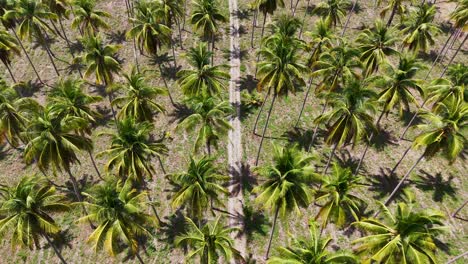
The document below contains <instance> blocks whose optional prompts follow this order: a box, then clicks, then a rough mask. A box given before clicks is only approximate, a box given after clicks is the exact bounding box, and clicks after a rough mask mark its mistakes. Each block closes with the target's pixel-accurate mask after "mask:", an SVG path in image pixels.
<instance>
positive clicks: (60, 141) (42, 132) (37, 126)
mask: <svg viewBox="0 0 468 264" xmlns="http://www.w3.org/2000/svg"><path fill="white" fill-rule="evenodd" d="M88 126H89V123H88V121H87V120H86V119H84V118H81V117H76V116H65V117H62V116H59V115H57V113H56V112H55V111H52V109H51V107H50V106H46V107H42V106H37V112H36V114H35V115H33V116H32V118H31V120H30V121H29V123H28V124H27V126H26V129H25V130H24V132H23V133H22V137H24V138H25V139H26V141H27V144H26V147H25V150H24V159H25V161H26V162H27V163H31V162H35V163H36V166H37V167H38V168H39V169H40V170H41V171H42V172H45V171H47V170H48V169H52V170H53V171H54V172H55V171H56V170H58V171H62V170H65V172H66V173H67V174H68V176H69V178H70V181H71V183H72V186H73V191H74V192H75V195H76V197H77V199H78V201H81V193H80V191H79V189H78V182H77V181H76V178H75V176H74V175H73V174H72V172H71V165H73V164H75V163H78V164H80V159H79V158H78V154H79V152H80V151H81V150H84V151H87V152H91V151H92V150H93V143H92V141H91V139H89V138H88V137H86V136H84V135H82V134H78V133H76V131H82V130H83V129H85V128H87V127H88Z"/></svg>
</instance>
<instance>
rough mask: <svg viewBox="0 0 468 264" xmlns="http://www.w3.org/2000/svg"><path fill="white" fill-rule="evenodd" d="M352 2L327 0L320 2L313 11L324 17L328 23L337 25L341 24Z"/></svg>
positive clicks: (347, 0) (333, 25)
mask: <svg viewBox="0 0 468 264" xmlns="http://www.w3.org/2000/svg"><path fill="white" fill-rule="evenodd" d="M350 4H351V2H350V1H349V0H326V1H323V2H320V3H318V4H317V5H316V6H315V8H314V10H313V11H312V12H313V14H316V15H318V16H320V17H321V18H323V19H324V20H325V22H326V23H327V24H328V25H330V26H332V27H336V26H337V25H338V24H341V19H342V18H343V17H345V15H346V10H347V9H348V8H349V7H350V6H351V5H350Z"/></svg>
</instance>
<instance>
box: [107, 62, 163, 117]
mask: <svg viewBox="0 0 468 264" xmlns="http://www.w3.org/2000/svg"><path fill="white" fill-rule="evenodd" d="M124 77H125V80H126V83H125V84H122V85H118V86H116V88H117V89H118V90H120V91H122V92H124V94H123V95H122V96H120V97H117V98H115V99H114V100H113V101H112V104H113V105H118V106H119V107H121V110H120V111H119V113H118V115H117V116H118V117H119V119H126V118H134V119H135V120H136V121H138V122H143V121H148V122H152V121H153V117H154V114H155V113H164V112H165V111H166V109H165V108H164V106H163V105H162V104H160V103H159V102H157V101H156V98H157V97H158V96H160V95H166V94H167V90H165V89H163V88H159V87H154V86H151V85H149V84H148V83H147V82H146V79H145V77H144V76H143V74H140V73H138V72H137V70H136V68H133V69H132V72H131V73H130V74H124Z"/></svg>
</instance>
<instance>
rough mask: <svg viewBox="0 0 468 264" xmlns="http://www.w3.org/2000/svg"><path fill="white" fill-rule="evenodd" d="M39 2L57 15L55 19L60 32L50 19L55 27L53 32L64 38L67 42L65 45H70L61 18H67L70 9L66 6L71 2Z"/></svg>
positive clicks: (45, 0) (51, 0)
mask: <svg viewBox="0 0 468 264" xmlns="http://www.w3.org/2000/svg"><path fill="white" fill-rule="evenodd" d="M40 2H41V3H42V4H44V5H45V6H46V7H47V9H48V10H49V11H50V12H51V13H54V14H55V15H56V16H57V20H58V22H59V24H60V28H61V32H60V30H59V29H58V28H57V26H56V25H55V23H54V21H50V22H51V24H52V26H53V27H54V29H55V33H56V34H57V35H59V36H60V37H62V38H64V39H65V41H66V42H67V45H68V46H69V47H70V42H69V40H68V37H67V33H66V31H65V28H64V26H63V22H62V20H63V19H64V18H65V19H68V18H69V14H70V10H68V8H69V6H70V4H71V1H69V0H40ZM62 34H63V36H62Z"/></svg>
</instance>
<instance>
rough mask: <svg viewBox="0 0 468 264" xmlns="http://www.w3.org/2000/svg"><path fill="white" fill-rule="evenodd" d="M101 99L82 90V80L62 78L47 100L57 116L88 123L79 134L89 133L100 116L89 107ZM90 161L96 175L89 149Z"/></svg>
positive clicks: (95, 166) (99, 174) (99, 175)
mask: <svg viewBox="0 0 468 264" xmlns="http://www.w3.org/2000/svg"><path fill="white" fill-rule="evenodd" d="M101 100H102V98H101V97H100V96H94V95H90V94H87V93H85V92H84V82H83V81H82V80H78V79H72V78H68V79H62V80H59V81H58V82H57V83H56V84H55V85H54V86H53V87H52V90H51V91H50V92H49V95H48V97H47V102H48V105H49V107H50V111H52V112H55V114H56V115H57V116H59V117H62V118H63V117H66V116H72V117H78V118H83V119H85V120H86V121H87V123H88V125H87V126H85V127H81V128H80V131H78V132H80V133H81V134H87V135H91V134H92V130H91V126H92V125H93V124H96V122H97V120H96V119H98V118H100V117H101V114H99V113H98V112H97V111H95V110H93V109H92V108H91V105H92V104H95V103H98V102H100V101H101ZM88 154H89V158H90V160H91V163H92V164H93V167H94V169H95V170H96V173H97V175H98V177H101V173H100V172H99V169H98V168H97V165H96V162H95V160H94V157H93V153H92V152H91V151H89V152H88Z"/></svg>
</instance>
